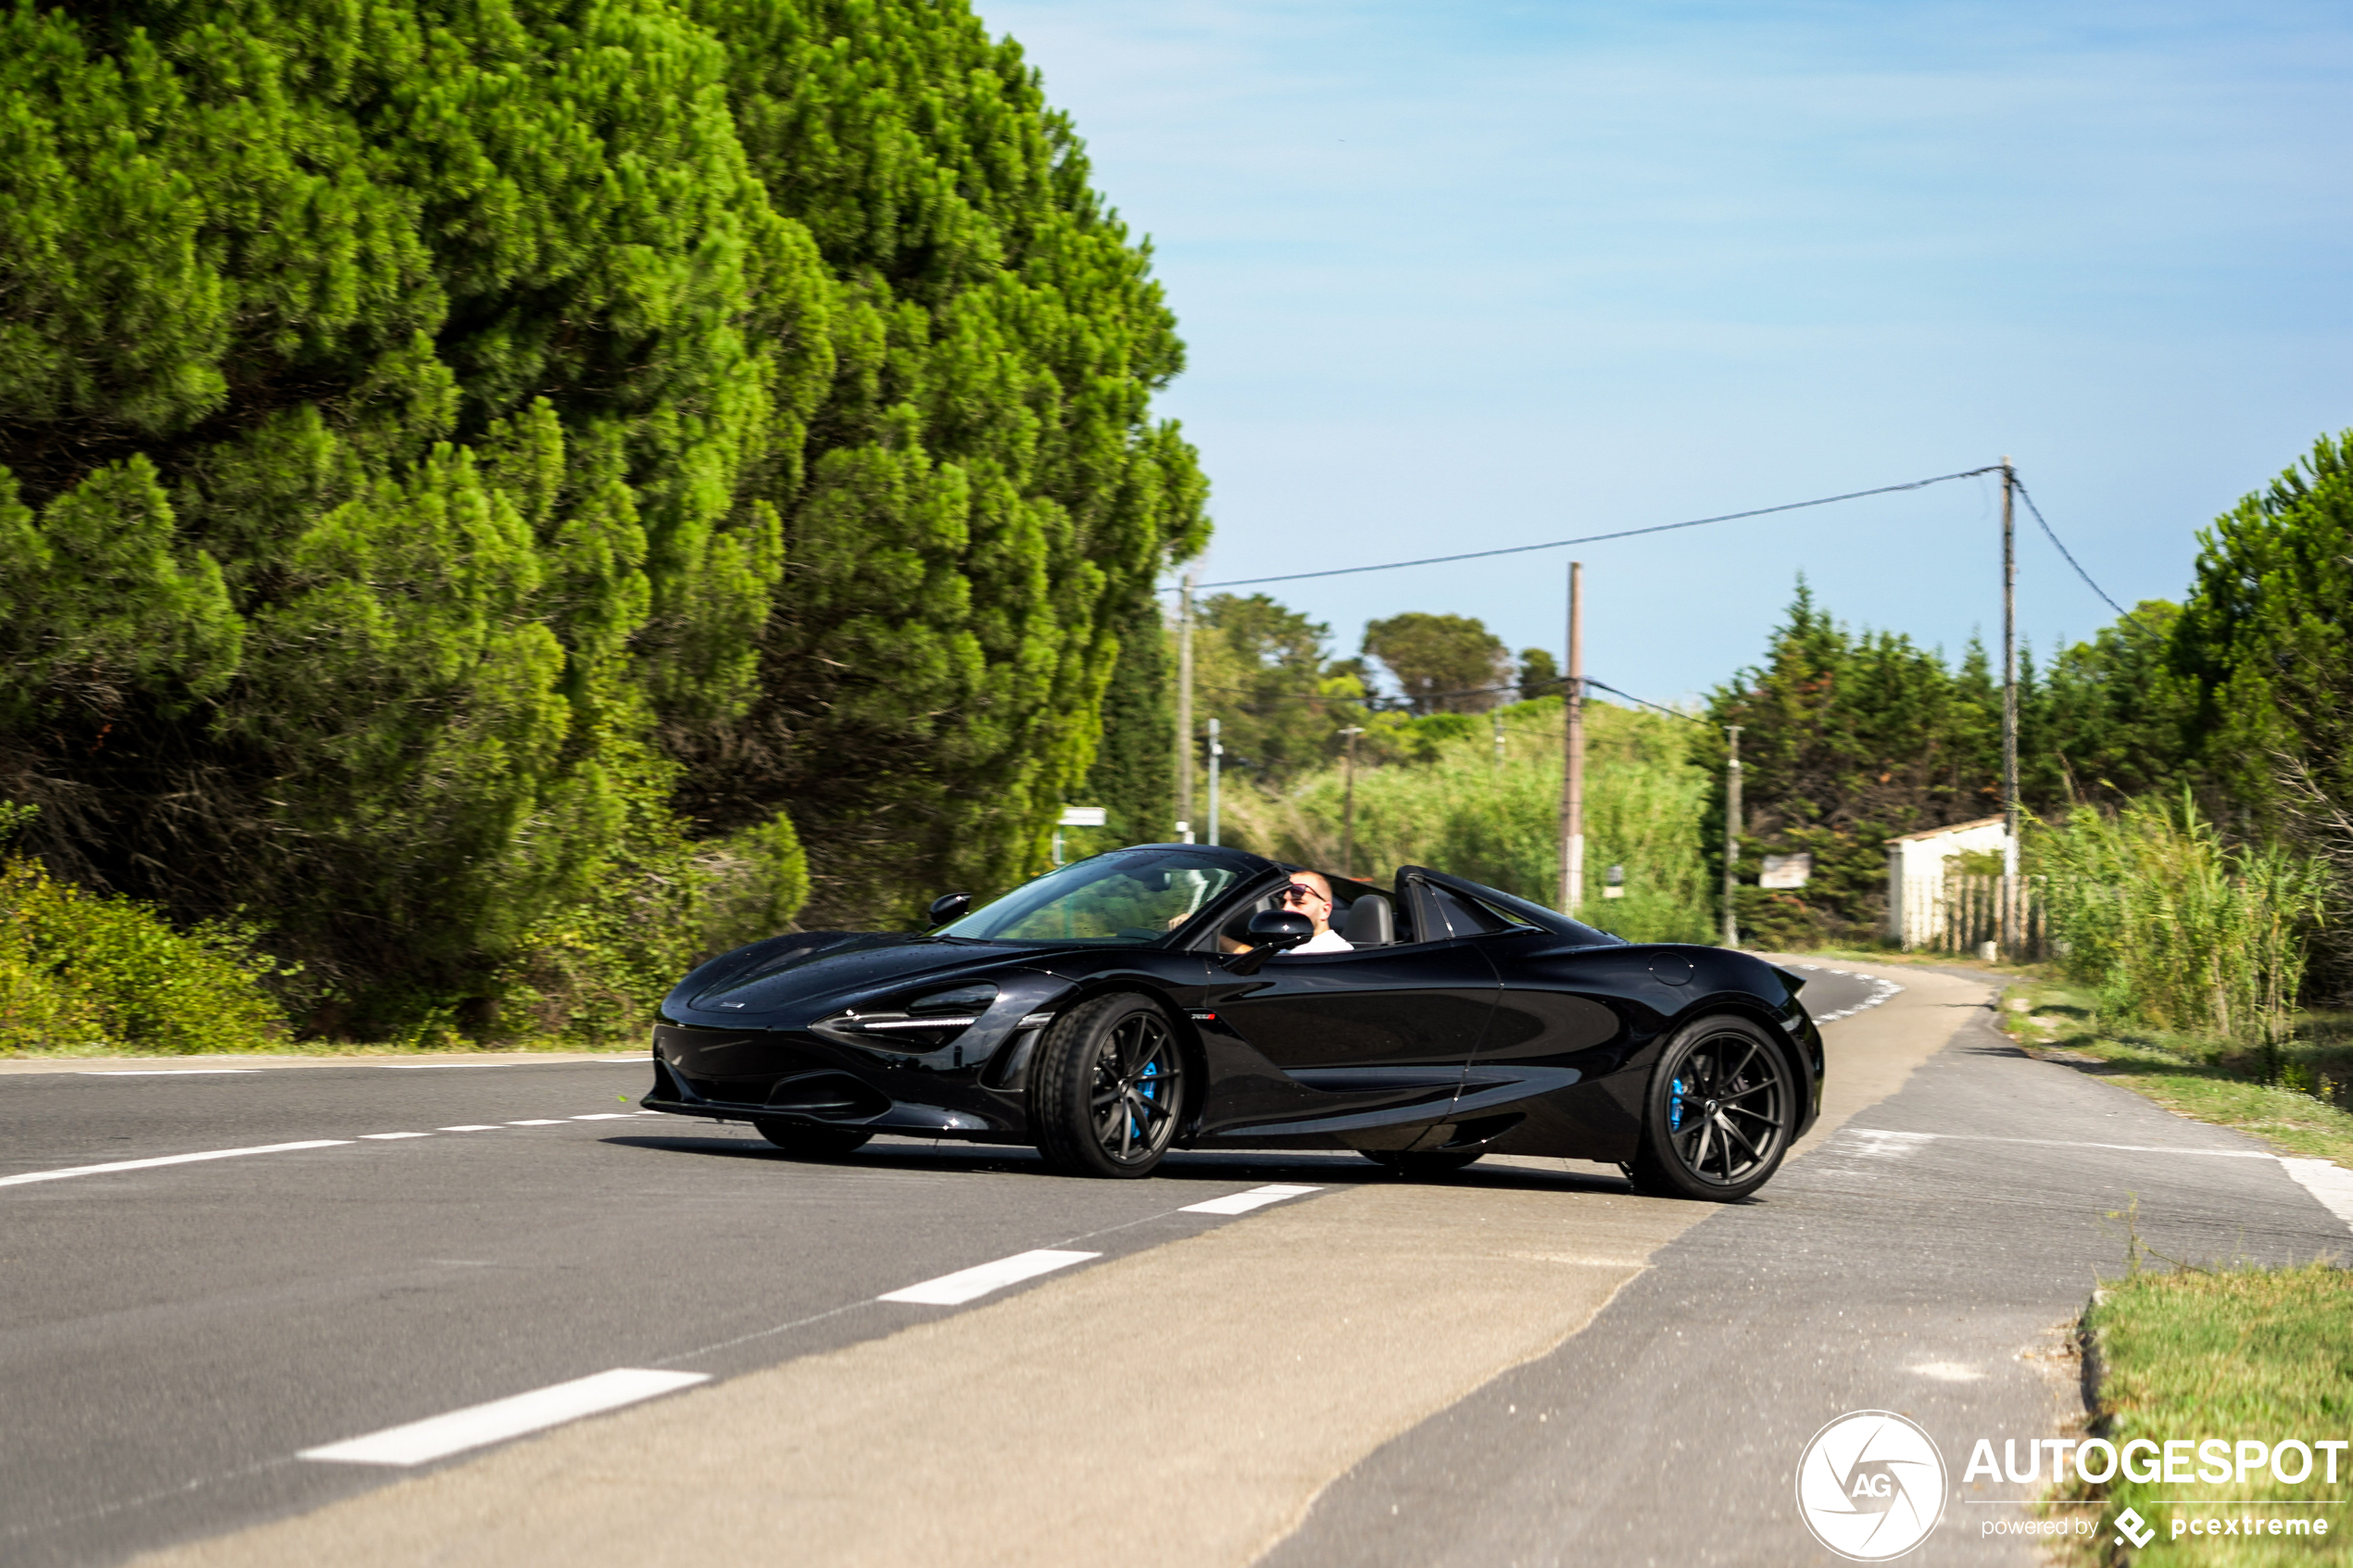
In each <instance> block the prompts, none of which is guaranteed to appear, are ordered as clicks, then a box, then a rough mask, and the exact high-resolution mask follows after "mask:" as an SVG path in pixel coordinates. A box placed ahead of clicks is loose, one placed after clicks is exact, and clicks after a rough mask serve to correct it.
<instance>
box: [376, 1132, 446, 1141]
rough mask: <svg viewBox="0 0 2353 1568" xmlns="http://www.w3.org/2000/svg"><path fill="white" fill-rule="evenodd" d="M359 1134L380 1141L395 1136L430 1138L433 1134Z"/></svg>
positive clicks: (388, 1139)
mask: <svg viewBox="0 0 2353 1568" xmlns="http://www.w3.org/2000/svg"><path fill="white" fill-rule="evenodd" d="M360 1136H361V1137H363V1138H374V1139H376V1140H378V1141H380V1142H389V1141H390V1140H392V1139H394V1138H429V1137H431V1136H433V1135H432V1134H431V1133H362V1134H360Z"/></svg>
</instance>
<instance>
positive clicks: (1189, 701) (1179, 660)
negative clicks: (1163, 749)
mask: <svg viewBox="0 0 2353 1568" xmlns="http://www.w3.org/2000/svg"><path fill="white" fill-rule="evenodd" d="M1196 575H1197V574H1196V573H1194V572H1190V571H1189V572H1187V573H1185V580H1184V582H1183V583H1179V584H1178V585H1177V588H1176V836H1177V837H1178V838H1180V839H1182V840H1184V841H1185V842H1186V843H1188V844H1189V843H1191V842H1192V837H1193V579H1194V577H1195V576H1196Z"/></svg>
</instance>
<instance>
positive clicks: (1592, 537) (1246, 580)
mask: <svg viewBox="0 0 2353 1568" xmlns="http://www.w3.org/2000/svg"><path fill="white" fill-rule="evenodd" d="M2000 471H2001V465H2000V464H1999V463H1991V464H1988V465H1987V466H1985V467H1984V468H1982V469H1966V470H1962V471H1961V472H1959V473H1940V474H1938V475H1937V476H1936V477H1935V478H1933V479H1915V480H1912V481H1910V482H1909V483H1904V484H1882V485H1880V486H1878V487H1877V488H1875V489H1870V490H1849V491H1848V492H1846V493H1845V494H1844V495H1821V496H1817V497H1816V498H1815V499H1813V500H1811V501H1791V502H1788V503H1786V504H1784V505H1782V506H1778V507H1758V508H1755V509H1754V510H1751V511H1745V512H1725V513H1723V514H1721V515H1720V516H1717V517H1695V518H1692V519H1690V520H1689V521H1683V522H1661V523H1655V524H1653V525H1652V526H1650V527H1648V528H1622V529H1619V530H1618V531H1617V532H1616V533H1588V534H1585V535H1583V536H1582V537H1580V538H1576V539H1550V540H1546V541H1545V542H1544V543H1543V544H1541V545H1510V546H1504V548H1503V549H1500V550H1469V551H1466V552H1465V553H1463V554H1461V555H1458V556H1424V557H1423V558H1420V559H1418V560H1392V561H1382V562H1381V563H1379V564H1378V565H1377V566H1339V567H1333V568H1331V569H1329V570H1327V571H1293V572H1287V573H1285V574H1283V575H1281V576H1278V577H1236V578H1230V579H1228V580H1227V581H1226V582H1223V583H1199V584H1197V586H1198V587H1202V588H1252V587H1255V586H1257V585H1258V584H1259V583H1299V582H1303V581H1305V580H1306V579H1308V578H1311V577H1350V576H1353V575H1354V574H1356V573H1357V572H1360V571H1397V570H1399V569H1400V568H1402V567H1408V566H1441V565H1443V564H1445V563H1446V562H1448V561H1458V560H1485V559H1487V558H1489V557H1491V556H1519V555H1526V554H1527V553H1528V552H1529V551H1530V550H1559V549H1566V548H1567V547H1568V546H1571V545H1598V544H1600V543H1602V542H1603V541H1604V540H1609V539H1632V538H1635V537H1637V536H1639V535H1641V534H1644V533H1673V532H1674V531H1675V530H1677V529H1679V528H1701V527H1705V525H1706V524H1708V523H1711V522H1737V521H1740V520H1741V519H1743V518H1750V517H1770V516H1771V515H1773V514H1774V513H1775V512H1794V511H1802V510H1804V509H1805V508H1807V507H1827V506H1830V505H1831V504H1832V503H1834V502H1838V501H1859V500H1861V499H1863V498H1864V497H1865V496H1867V495H1894V494H1896V493H1897V492H1898V491H1903V490H1924V489H1926V488H1927V487H1928V486H1930V485H1931V484H1943V483H1946V482H1948V481H1950V480H1956V479H1975V478H1976V477H1977V476H1978V475H1980V474H1986V473H1998V472H2000ZM2036 515H2037V517H2039V516H2040V515H2041V514H2039V513H2037V514H2036ZM2048 529H2049V525H2048V524H2045V532H2048ZM2076 570H2077V571H2082V568H2081V567H2078V568H2077V569H2076ZM2085 581H2087V582H2088V581H2090V579H2088V578H2087V579H2085ZM1159 591H1160V592H1161V593H1164V594H1172V593H1175V592H1176V586H1175V584H1171V585H1169V586H1168V587H1164V588H1162V589H1161V590H1159ZM2101 597H2103V598H2106V597H2107V596H2106V595H2105V594H2103V595H2102V596H2101Z"/></svg>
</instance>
